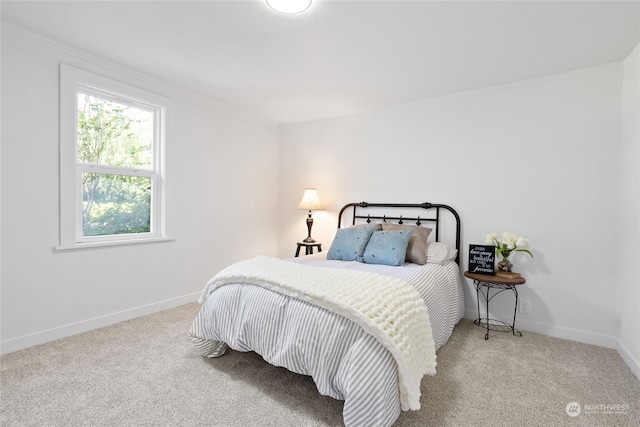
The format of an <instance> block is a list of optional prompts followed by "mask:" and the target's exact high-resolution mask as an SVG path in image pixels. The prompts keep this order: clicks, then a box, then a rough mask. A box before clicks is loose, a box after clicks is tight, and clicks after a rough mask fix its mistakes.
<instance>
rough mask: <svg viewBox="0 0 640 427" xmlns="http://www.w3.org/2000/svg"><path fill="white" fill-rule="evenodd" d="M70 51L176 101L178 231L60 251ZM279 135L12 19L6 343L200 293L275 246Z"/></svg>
mask: <svg viewBox="0 0 640 427" xmlns="http://www.w3.org/2000/svg"><path fill="white" fill-rule="evenodd" d="M52 46H53V47H52ZM61 62H65V63H68V64H71V65H73V66H76V67H78V68H84V69H87V70H89V71H92V72H95V73H98V74H102V75H106V76H107V77H111V78H114V79H116V80H122V81H124V82H125V83H128V84H132V85H136V86H139V87H142V88H143V89H146V90H149V91H153V92H156V93H159V94H161V95H163V96H165V97H168V98H170V99H172V100H173V103H174V104H173V106H174V110H173V112H174V114H175V115H174V117H172V118H171V119H172V124H173V129H171V130H170V133H171V136H172V141H171V143H172V144H173V155H172V156H171V158H170V159H168V161H169V162H170V166H169V167H170V168H171V169H170V170H169V171H168V174H169V179H173V184H174V188H175V206H174V207H173V208H174V215H175V221H176V233H175V237H176V240H175V241H174V242H169V243H155V244H145V245H135V246H121V247H110V248H100V249H91V250H81V251H69V252H54V250H53V247H54V246H55V245H57V244H58V243H59V234H58V223H59V206H58V173H59V170H58V169H59V168H58V102H59V101H58V79H59V71H58V70H59V64H60V63H61ZM277 138H278V130H277V128H276V127H274V126H272V125H270V124H267V123H264V122H259V121H257V120H254V119H251V118H248V117H245V116H242V115H239V114H237V113H233V112H230V111H228V110H225V109H223V108H220V107H219V106H217V105H215V104H214V103H213V102H209V101H207V100H204V99H200V98H199V97H197V96H195V95H192V94H189V93H186V92H184V91H181V90H179V89H177V88H173V87H171V86H168V85H165V84H162V83H160V82H157V81H153V80H151V79H148V78H145V77H143V76H138V75H136V74H135V73H134V72H131V71H129V70H126V69H122V68H120V67H118V66H116V65H114V64H109V63H106V62H104V61H101V60H99V59H96V58H89V57H85V56H83V55H79V54H78V53H77V52H74V51H72V50H70V49H68V48H65V47H59V46H54V45H52V44H51V43H49V42H45V41H43V40H40V39H38V38H35V37H33V36H29V35H25V34H22V33H17V32H16V31H15V30H14V31H11V32H7V31H4V30H3V34H2V179H1V182H2V216H1V218H2V236H1V237H2V252H1V254H2V295H1V296H2V311H1V314H2V322H1V323H2V329H1V336H2V351H3V352H10V351H14V350H16V349H19V348H23V347H26V346H29V345H33V344H38V343H41V342H44V341H47V340H50V339H55V338H58V337H61V336H65V335H69V334H73V333H77V332H81V331H84V330H88V329H91V328H94V327H98V326H102V325H105V324H110V323H114V322H117V321H120V320H123V319H128V318H132V317H135V316H138V315H142V314H146V313H149V312H153V311H157V310H161V309H165V308H167V307H171V306H175V305H179V304H183V303H187V302H191V301H195V300H197V297H198V296H199V292H200V291H201V290H202V288H203V287H204V284H205V283H206V281H207V280H208V279H209V278H210V277H211V276H212V275H213V274H215V273H216V272H217V271H219V270H220V269H221V268H223V267H224V266H226V265H228V264H229V263H231V262H234V261H237V260H240V259H242V258H247V257H250V256H254V255H256V254H271V255H276V253H277V234H276V232H277V202H276V200H277V194H278V193H277V192H278V189H277V183H278V173H277V168H278V141H277ZM186 333H187V331H185V334H186Z"/></svg>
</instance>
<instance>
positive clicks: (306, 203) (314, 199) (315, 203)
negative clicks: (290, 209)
mask: <svg viewBox="0 0 640 427" xmlns="http://www.w3.org/2000/svg"><path fill="white" fill-rule="evenodd" d="M297 209H304V210H308V211H309V217H308V218H307V230H308V232H309V233H308V236H307V238H306V239H304V240H303V243H315V240H314V239H313V238H312V237H311V227H312V226H313V218H312V217H311V211H312V210H322V209H324V207H323V206H322V203H320V199H319V198H318V191H317V190H316V189H315V188H306V189H305V190H304V194H303V195H302V200H300V204H299V205H298V207H297Z"/></svg>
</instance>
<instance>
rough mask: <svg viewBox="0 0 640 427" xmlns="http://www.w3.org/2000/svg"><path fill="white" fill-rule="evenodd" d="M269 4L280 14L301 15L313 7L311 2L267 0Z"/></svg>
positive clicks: (308, 0) (303, 0)
mask: <svg viewBox="0 0 640 427" xmlns="http://www.w3.org/2000/svg"><path fill="white" fill-rule="evenodd" d="M267 4H268V5H269V6H271V8H272V9H274V10H277V11H278V12H282V13H300V12H303V11H305V10H307V8H308V7H309V6H311V0H267Z"/></svg>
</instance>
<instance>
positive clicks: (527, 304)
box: [520, 299, 531, 314]
mask: <svg viewBox="0 0 640 427" xmlns="http://www.w3.org/2000/svg"><path fill="white" fill-rule="evenodd" d="M520 313H522V314H531V300H528V299H521V300H520Z"/></svg>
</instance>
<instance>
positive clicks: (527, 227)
mask: <svg viewBox="0 0 640 427" xmlns="http://www.w3.org/2000/svg"><path fill="white" fill-rule="evenodd" d="M621 75H622V66H621V64H619V63H617V64H609V65H603V66H598V67H593V68H588V69H583V70H578V71H575V72H571V73H566V74H562V75H554V76H550V77H546V78H540V79H535V80H529V81H523V82H517V83H513V84H508V85H503V86H498V87H492V88H488V89H484V90H476V91H472V92H466V93H462V94H458V95H454V96H448V97H442V98H438V99H431V100H425V101H422V102H416V103H413V104H409V105H401V106H397V107H394V108H387V109H383V110H380V111H375V112H369V113H362V114H356V115H350V116H345V117H340V118H335V119H330V120H321V121H314V122H308V123H300V124H293V125H288V126H283V127H281V129H280V208H279V209H280V246H279V253H280V256H291V255H292V252H293V250H294V248H295V242H296V241H298V240H300V239H301V238H303V237H304V236H305V235H306V234H305V225H304V217H305V215H304V212H302V211H297V210H295V209H294V208H295V206H296V204H297V203H298V201H299V198H300V197H301V195H302V189H303V188H304V187H305V186H315V187H317V188H318V191H319V194H320V198H321V200H322V202H323V203H324V204H325V207H326V208H327V210H325V211H319V212H317V213H316V214H314V218H315V225H314V233H313V234H314V237H315V238H316V239H318V240H321V241H322V242H323V243H324V245H325V250H328V248H329V245H330V243H331V240H332V238H333V235H334V233H335V227H336V215H337V211H338V210H339V209H340V207H341V206H342V205H344V204H345V203H348V202H359V201H368V202H407V203H413V202H416V203H417V202H424V201H428V202H433V203H444V204H448V205H451V206H452V207H454V208H455V209H456V210H457V211H458V213H459V214H460V216H461V218H462V224H463V225H462V228H463V231H462V233H463V235H462V253H463V266H464V265H465V263H466V260H467V253H468V245H469V244H470V243H483V240H484V236H485V234H486V233H489V232H497V233H501V232H503V231H512V232H515V233H518V234H520V235H523V236H525V237H528V238H529V239H530V240H531V248H532V251H533V253H534V255H535V258H534V259H529V258H528V257H527V256H526V255H525V254H520V256H518V257H516V258H515V269H516V271H519V272H521V273H523V275H524V276H525V277H526V279H527V284H526V285H525V286H523V287H521V288H520V289H519V291H520V296H521V298H526V299H529V300H531V302H532V313H531V315H522V314H519V315H518V321H517V327H519V328H522V329H524V330H529V331H535V332H541V333H545V334H549V335H554V336H558V337H565V338H570V339H574V340H579V341H585V342H591V343H595V344H600V345H605V346H609V347H615V346H616V339H615V338H614V337H616V336H617V333H618V315H617V312H616V287H617V281H616V265H617V261H616V256H615V254H614V253H613V252H612V251H611V248H613V247H615V244H616V243H617V239H616V225H615V221H616V210H617V207H618V200H619V199H618V186H619V177H618V172H617V168H618V163H619V153H620V133H621V98H620V92H621ZM472 288H473V286H472V284H471V283H469V282H468V281H466V309H467V310H466V315H467V316H468V317H474V316H476V308H475V301H476V296H475V291H473V292H472ZM491 311H492V312H493V314H494V315H495V316H496V317H498V318H503V319H505V320H508V319H509V318H510V316H512V313H513V297H512V295H506V294H503V295H501V296H500V297H497V298H496V299H495V300H493V301H492V308H491Z"/></svg>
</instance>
